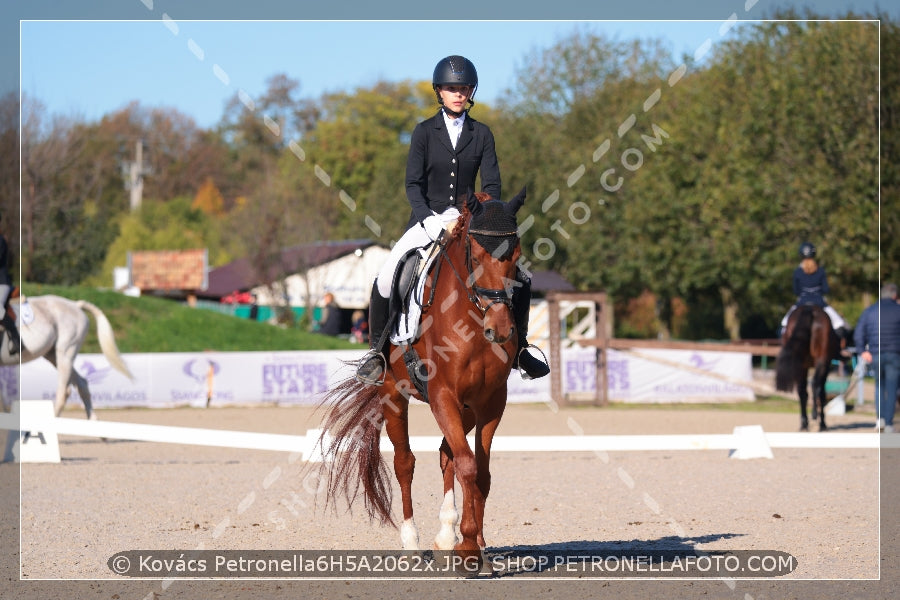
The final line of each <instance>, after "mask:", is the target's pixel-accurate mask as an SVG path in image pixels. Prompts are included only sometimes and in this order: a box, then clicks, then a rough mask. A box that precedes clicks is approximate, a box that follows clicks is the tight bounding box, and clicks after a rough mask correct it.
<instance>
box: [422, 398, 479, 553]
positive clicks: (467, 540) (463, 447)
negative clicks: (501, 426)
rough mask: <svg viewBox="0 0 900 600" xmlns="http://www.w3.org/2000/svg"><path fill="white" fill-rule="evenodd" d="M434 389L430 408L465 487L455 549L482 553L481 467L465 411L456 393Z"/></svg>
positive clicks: (459, 478) (457, 475)
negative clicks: (477, 482)
mask: <svg viewBox="0 0 900 600" xmlns="http://www.w3.org/2000/svg"><path fill="white" fill-rule="evenodd" d="M434 392H435V390H433V391H432V398H431V402H430V405H431V412H432V414H433V415H434V418H435V420H436V421H437V423H438V426H439V427H440V429H441V432H442V433H443V434H444V439H445V440H446V443H447V446H448V447H449V449H450V452H449V454H450V455H451V456H452V457H453V470H454V471H455V472H456V479H457V481H459V486H460V488H461V489H462V516H461V519H460V522H459V532H460V534H461V535H462V541H460V542H459V543H457V544H456V545H455V546H454V550H455V551H456V553H457V554H458V555H459V556H461V557H463V558H466V557H470V556H480V555H481V551H480V549H479V547H478V543H477V541H476V536H477V535H478V523H477V521H476V518H475V514H476V511H475V496H476V492H475V480H476V477H477V474H478V469H477V466H476V464H475V454H474V453H473V452H472V449H471V448H470V447H469V442H468V441H467V440H466V432H465V430H464V429H463V422H462V415H461V411H460V408H459V405H458V403H457V400H456V397H455V395H454V394H453V393H451V392H450V391H449V390H447V389H446V388H438V389H437V390H436V393H434Z"/></svg>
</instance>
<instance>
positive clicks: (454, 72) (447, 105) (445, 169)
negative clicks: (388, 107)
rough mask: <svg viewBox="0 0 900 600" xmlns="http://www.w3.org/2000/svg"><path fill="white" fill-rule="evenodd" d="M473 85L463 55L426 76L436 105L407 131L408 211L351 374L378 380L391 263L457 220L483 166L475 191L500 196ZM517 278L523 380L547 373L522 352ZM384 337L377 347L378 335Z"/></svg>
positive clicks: (523, 324)
mask: <svg viewBox="0 0 900 600" xmlns="http://www.w3.org/2000/svg"><path fill="white" fill-rule="evenodd" d="M477 87H478V73H477V72H476V71H475V65H473V64H472V62H471V61H469V59H467V58H465V57H462V56H455V55H454V56H448V57H446V58H444V59H442V60H441V61H440V62H438V64H437V66H435V68H434V74H433V75H432V88H433V89H434V93H435V95H436V96H437V101H438V103H439V104H440V105H441V108H440V110H438V112H437V114H436V115H434V116H433V117H431V118H429V119H426V120H425V121H422V122H421V123H419V124H418V125H416V128H415V129H414V130H413V134H412V138H411V140H410V145H409V156H408V157H407V162H406V198H407V200H408V201H409V204H410V207H411V208H412V215H411V216H410V220H409V223H408V224H407V229H406V232H405V233H404V234H403V236H402V237H401V238H400V239H399V240H398V241H397V243H395V244H394V247H393V248H392V249H391V253H390V255H389V257H388V259H387V261H386V262H385V264H384V265H383V266H382V268H381V270H380V271H379V273H378V277H377V278H376V279H375V285H374V286H373V287H372V299H371V302H370V304H369V340H370V341H371V345H372V349H371V350H370V351H369V353H368V354H366V356H364V357H363V360H362V361H361V363H360V366H359V367H358V369H357V372H356V376H357V379H359V380H360V381H362V382H363V383H367V384H372V385H377V384H378V383H379V382H380V380H381V379H382V374H383V373H384V372H385V370H386V368H387V365H386V361H385V357H384V350H385V347H386V346H387V345H388V343H387V338H388V337H389V336H387V335H385V336H382V332H383V331H384V330H385V328H386V327H387V326H388V323H387V321H388V318H389V314H388V311H389V297H390V293H391V285H392V284H393V279H394V271H395V270H396V267H397V264H398V263H399V262H400V260H401V259H402V258H403V256H405V255H406V253H407V252H409V251H410V250H412V249H413V248H422V247H424V246H427V245H428V244H430V243H431V242H432V241H437V240H438V238H439V237H440V235H441V233H442V232H443V231H444V226H445V225H446V224H448V223H451V222H454V221H456V219H457V218H458V217H459V215H460V209H461V207H462V206H461V203H462V201H463V199H464V197H465V195H466V194H467V193H469V192H471V191H473V190H474V189H475V177H476V175H477V174H478V172H479V171H480V172H481V190H482V191H483V192H485V193H486V194H488V195H489V196H491V198H494V199H497V200H499V199H500V166H499V164H498V162H497V153H496V150H495V148H494V135H493V133H491V130H490V129H489V128H488V126H487V125H485V124H483V123H480V122H479V121H476V120H475V119H473V118H472V117H470V116H469V111H468V108H469V107H471V106H472V105H474V104H475V101H474V100H473V98H474V96H475V90H476V88H477ZM517 272H518V273H519V274H518V275H517V280H518V282H519V283H520V284H521V285H519V286H517V287H516V288H515V292H514V294H513V312H514V317H515V320H516V330H517V332H518V337H519V352H518V355H517V357H516V362H515V363H514V364H513V368H516V367H519V368H521V369H522V371H523V376H524V377H526V378H537V377H543V376H544V375H546V374H547V373H549V372H550V367H548V366H547V365H546V364H545V363H544V362H542V361H541V360H539V359H537V358H535V357H534V356H532V355H531V354H529V352H528V351H527V348H528V345H529V344H528V342H527V340H526V336H527V331H528V310H529V307H530V302H531V281H530V279H528V277H527V275H526V274H525V273H523V272H521V269H519V270H518V271H517ZM382 337H384V341H383V343H382V344H381V345H379V340H380V339H381V338H382Z"/></svg>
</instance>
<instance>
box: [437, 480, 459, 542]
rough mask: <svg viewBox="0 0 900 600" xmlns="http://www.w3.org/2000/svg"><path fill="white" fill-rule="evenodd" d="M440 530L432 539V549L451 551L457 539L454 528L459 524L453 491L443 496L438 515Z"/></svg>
mask: <svg viewBox="0 0 900 600" xmlns="http://www.w3.org/2000/svg"><path fill="white" fill-rule="evenodd" d="M438 516H439V518H440V520H441V530H440V531H439V532H438V534H437V536H436V537H435V538H434V547H435V549H437V550H453V547H454V546H456V542H458V541H459V538H458V537H457V536H456V526H457V525H458V524H459V513H458V512H457V511H456V496H454V494H453V490H452V489H451V490H448V491H447V493H446V494H444V502H443V504H441V512H440V513H439V515H438Z"/></svg>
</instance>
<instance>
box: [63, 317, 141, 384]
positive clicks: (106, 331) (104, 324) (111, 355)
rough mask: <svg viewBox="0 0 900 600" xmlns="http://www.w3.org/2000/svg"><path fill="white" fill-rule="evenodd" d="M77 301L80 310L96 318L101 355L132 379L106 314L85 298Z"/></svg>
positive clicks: (132, 376)
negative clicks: (87, 311)
mask: <svg viewBox="0 0 900 600" xmlns="http://www.w3.org/2000/svg"><path fill="white" fill-rule="evenodd" d="M77 303H78V308H80V309H82V310H85V309H87V310H89V311H90V312H91V314H93V315H94V318H95V319H96V320H97V338H98V339H99V340H100V350H102V351H103V355H104V356H105V357H106V360H108V361H109V364H110V365H112V367H113V368H114V369H115V370H116V371H118V372H119V373H121V374H122V375H124V376H125V377H127V378H128V379H131V380H132V381H133V380H134V375H132V374H131V371H130V370H129V369H128V365H126V364H125V361H124V360H122V355H121V354H119V347H118V346H116V338H115V336H114V335H113V328H112V325H110V324H109V320H108V319H107V318H106V315H105V314H103V311H102V310H100V309H99V308H97V307H96V306H94V305H93V304H91V303H90V302H88V301H87V300H78V302H77Z"/></svg>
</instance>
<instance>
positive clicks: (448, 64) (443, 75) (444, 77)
mask: <svg viewBox="0 0 900 600" xmlns="http://www.w3.org/2000/svg"><path fill="white" fill-rule="evenodd" d="M439 85H470V86H472V93H471V94H470V95H469V100H468V101H469V104H470V105H472V104H475V100H474V98H475V90H476V89H478V71H476V70H475V65H473V64H472V61H470V60H469V59H468V58H466V57H464V56H459V55H456V54H454V55H453V56H448V57H447V58H442V59H441V60H440V62H438V64H437V65H436V66H435V67H434V74H433V75H432V76H431V87H432V88H433V89H434V93H435V95H436V96H437V99H438V103H441V95H440V94H439V93H438V86H439Z"/></svg>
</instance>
